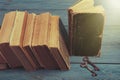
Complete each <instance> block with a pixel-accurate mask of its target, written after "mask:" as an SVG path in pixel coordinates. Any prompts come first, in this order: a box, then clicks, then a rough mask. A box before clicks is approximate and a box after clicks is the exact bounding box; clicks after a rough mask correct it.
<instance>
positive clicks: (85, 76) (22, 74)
mask: <svg viewBox="0 0 120 80" xmlns="http://www.w3.org/2000/svg"><path fill="white" fill-rule="evenodd" d="M97 66H99V68H100V69H101V71H99V72H97V74H98V76H97V77H92V76H91V74H90V72H88V71H87V70H86V69H82V68H80V67H79V64H72V65H71V70H70V71H58V70H38V71H35V72H26V71H24V70H23V69H14V70H5V71H0V80H120V77H119V75H120V65H107V64H104V65H97Z"/></svg>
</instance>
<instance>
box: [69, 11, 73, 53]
mask: <svg viewBox="0 0 120 80" xmlns="http://www.w3.org/2000/svg"><path fill="white" fill-rule="evenodd" d="M68 27H69V29H68V30H69V39H70V40H69V43H70V46H69V52H70V55H72V39H73V11H72V9H68Z"/></svg>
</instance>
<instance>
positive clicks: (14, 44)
mask: <svg viewBox="0 0 120 80" xmlns="http://www.w3.org/2000/svg"><path fill="white" fill-rule="evenodd" d="M27 16H28V13H27V12H24V11H23V12H22V11H17V12H16V18H15V22H14V25H13V30H12V33H11V36H10V47H11V49H12V50H13V51H14V53H15V55H16V56H17V58H18V59H19V60H20V62H21V64H22V65H23V67H24V68H25V69H26V70H27V71H31V70H34V69H35V68H33V66H32V64H31V62H30V60H29V59H28V56H29V57H30V55H28V54H27V53H26V52H25V51H24V49H23V39H24V32H25V28H26V22H27Z"/></svg>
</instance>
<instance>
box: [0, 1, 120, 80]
mask: <svg viewBox="0 0 120 80" xmlns="http://www.w3.org/2000/svg"><path fill="white" fill-rule="evenodd" d="M76 1H77V0H0V24H1V23H2V19H3V16H4V14H5V13H6V12H9V11H14V10H23V11H24V10H27V11H28V12H30V13H32V12H34V13H36V14H39V13H42V12H51V13H52V14H54V15H59V16H60V17H61V19H62V21H63V23H64V25H65V26H66V29H67V28H68V26H67V25H68V19H67V18H68V17H67V8H68V7H69V6H71V5H73V4H74V3H75V2H76ZM107 1H108V0H95V4H103V6H104V8H105V11H106V24H105V28H104V34H103V43H102V54H101V57H100V58H93V57H91V58H90V59H91V60H92V61H93V62H95V63H120V36H119V35H120V22H119V21H120V18H119V17H120V15H119V14H120V6H118V7H117V8H115V7H111V6H110V4H109V1H108V2H107ZM115 1H119V0H115ZM81 59H82V58H81V57H75V56H72V57H71V62H74V63H75V62H77V63H79V62H81ZM97 65H98V66H99V67H100V69H101V71H100V72H97V73H98V76H97V77H95V78H93V77H91V75H90V73H89V72H88V71H87V70H86V69H82V68H80V67H79V64H71V70H69V71H58V70H38V71H35V72H26V71H24V70H23V69H14V70H3V71H0V80H120V77H119V75H120V65H119V64H118V65H115V64H97Z"/></svg>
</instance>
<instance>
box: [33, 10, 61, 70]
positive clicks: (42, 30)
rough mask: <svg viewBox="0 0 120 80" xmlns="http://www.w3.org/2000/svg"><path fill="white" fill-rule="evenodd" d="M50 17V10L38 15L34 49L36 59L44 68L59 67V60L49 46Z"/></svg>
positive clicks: (34, 34)
mask: <svg viewBox="0 0 120 80" xmlns="http://www.w3.org/2000/svg"><path fill="white" fill-rule="evenodd" d="M50 17H51V15H50V13H48V12H46V13H42V14H40V15H37V16H36V20H35V27H34V33H33V40H32V49H33V51H34V55H35V57H36V59H37V60H38V62H39V64H40V65H41V66H42V67H43V68H44V69H58V68H59V67H58V65H57V62H56V61H55V60H54V58H53V56H52V55H51V54H50V51H49V49H48V47H47V44H48V32H49V27H50V20H51V19H50Z"/></svg>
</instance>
